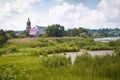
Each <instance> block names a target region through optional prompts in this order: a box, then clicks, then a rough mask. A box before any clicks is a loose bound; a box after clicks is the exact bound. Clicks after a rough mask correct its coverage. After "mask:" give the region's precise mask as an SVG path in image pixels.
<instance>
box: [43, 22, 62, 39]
mask: <svg viewBox="0 0 120 80" xmlns="http://www.w3.org/2000/svg"><path fill="white" fill-rule="evenodd" d="M45 36H46V37H62V36H64V26H61V25H59V24H53V25H51V26H48V27H47V29H46V30H45Z"/></svg>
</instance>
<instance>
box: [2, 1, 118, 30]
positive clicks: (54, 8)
mask: <svg viewBox="0 0 120 80" xmlns="http://www.w3.org/2000/svg"><path fill="white" fill-rule="evenodd" d="M28 17H29V18H30V19H31V22H32V27H34V26H36V25H40V26H48V25H52V24H61V25H62V26H65V28H66V29H68V28H78V27H84V28H90V29H99V28H116V27H117V28H120V0H0V29H4V30H24V29H25V28H26V21H27V18H28Z"/></svg>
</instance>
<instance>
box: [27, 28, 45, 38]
mask: <svg viewBox="0 0 120 80" xmlns="http://www.w3.org/2000/svg"><path fill="white" fill-rule="evenodd" d="M45 29H46V27H43V26H35V27H33V28H32V29H31V30H30V32H29V34H30V35H31V36H35V37H37V36H39V35H42V34H44V33H45Z"/></svg>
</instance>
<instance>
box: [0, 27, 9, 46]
mask: <svg viewBox="0 0 120 80" xmlns="http://www.w3.org/2000/svg"><path fill="white" fill-rule="evenodd" d="M7 40H8V37H7V36H6V33H5V31H4V30H2V29H0V47H1V46H2V45H3V44H4V43H5V42H6V41H7Z"/></svg>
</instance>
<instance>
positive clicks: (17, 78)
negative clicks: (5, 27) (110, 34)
mask: <svg viewBox="0 0 120 80" xmlns="http://www.w3.org/2000/svg"><path fill="white" fill-rule="evenodd" d="M119 41H120V40H118V41H112V42H109V43H102V42H94V41H93V39H92V38H72V37H71V38H24V39H10V40H8V41H7V43H5V44H4V46H3V47H2V48H0V55H2V56H0V80H48V79H49V80H53V79H54V80H120V76H119V74H120V46H119V45H118V44H119ZM87 46H89V48H91V47H93V48H92V50H95V49H96V47H98V48H99V49H106V47H109V48H110V47H111V48H112V49H115V55H104V56H94V57H92V56H90V55H89V54H88V52H87V51H86V50H85V51H84V52H83V54H82V55H81V56H77V57H76V59H75V61H74V62H73V64H71V58H67V57H65V56H66V52H69V51H70V52H71V51H78V50H79V49H80V48H85V47H87ZM94 46H96V47H94ZM101 47H102V48H101ZM61 52H63V53H64V55H63V56H57V55H56V54H57V53H61ZM54 53H56V54H55V55H53V56H52V55H48V54H54ZM5 54H6V55H5ZM40 54H42V55H44V56H42V57H41V55H40Z"/></svg>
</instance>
